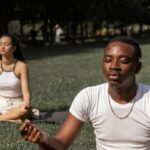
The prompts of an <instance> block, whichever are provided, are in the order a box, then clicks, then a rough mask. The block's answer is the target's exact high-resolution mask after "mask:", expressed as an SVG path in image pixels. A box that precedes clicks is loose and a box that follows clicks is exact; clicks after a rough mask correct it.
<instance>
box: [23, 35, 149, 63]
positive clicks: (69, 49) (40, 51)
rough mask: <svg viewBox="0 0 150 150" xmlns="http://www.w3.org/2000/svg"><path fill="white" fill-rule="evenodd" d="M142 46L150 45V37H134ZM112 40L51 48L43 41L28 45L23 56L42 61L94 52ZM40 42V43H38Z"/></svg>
mask: <svg viewBox="0 0 150 150" xmlns="http://www.w3.org/2000/svg"><path fill="white" fill-rule="evenodd" d="M134 38H135V39H136V40H137V41H138V42H139V43H140V44H141V45H145V44H149V43H150V37H147V36H146V37H145V36H142V37H141V36H135V37H134ZM110 39H111V38H103V39H99V40H96V41H92V42H86V43H84V44H77V43H76V44H64V43H62V44H57V45H56V44H54V45H50V46H43V43H44V42H43V43H42V41H40V42H39V41H36V44H34V45H32V44H31V45H28V46H26V47H23V48H22V51H23V55H24V57H25V59H26V60H32V59H42V58H46V57H53V56H57V55H66V54H68V55H69V54H76V53H85V52H92V51H93V50H94V49H104V48H105V46H106V44H107V42H108V41H109V40H110ZM38 42H39V43H38Z"/></svg>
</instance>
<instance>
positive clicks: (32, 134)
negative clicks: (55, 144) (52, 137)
mask: <svg viewBox="0 0 150 150" xmlns="http://www.w3.org/2000/svg"><path fill="white" fill-rule="evenodd" d="M20 133H21V135H22V137H23V138H24V139H25V140H26V141H30V142H32V143H38V144H41V143H43V142H44V141H47V140H48V136H47V135H46V133H44V132H42V131H41V130H40V129H39V128H38V127H37V126H35V125H33V124H32V123H31V122H30V121H29V120H27V119H26V120H25V122H24V123H23V124H22V125H21V127H20Z"/></svg>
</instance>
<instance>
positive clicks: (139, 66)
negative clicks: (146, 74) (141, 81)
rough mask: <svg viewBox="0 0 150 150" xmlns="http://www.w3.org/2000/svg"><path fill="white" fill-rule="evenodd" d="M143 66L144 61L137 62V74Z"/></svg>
mask: <svg viewBox="0 0 150 150" xmlns="http://www.w3.org/2000/svg"><path fill="white" fill-rule="evenodd" d="M141 68H142V63H141V62H140V61H139V62H138V64H137V68H136V70H135V73H136V74H137V73H139V72H140V70H141Z"/></svg>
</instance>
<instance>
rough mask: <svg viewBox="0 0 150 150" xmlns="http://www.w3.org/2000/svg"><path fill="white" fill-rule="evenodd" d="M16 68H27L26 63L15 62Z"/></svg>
mask: <svg viewBox="0 0 150 150" xmlns="http://www.w3.org/2000/svg"><path fill="white" fill-rule="evenodd" d="M16 66H18V67H27V63H25V62H23V61H21V60H17V62H16Z"/></svg>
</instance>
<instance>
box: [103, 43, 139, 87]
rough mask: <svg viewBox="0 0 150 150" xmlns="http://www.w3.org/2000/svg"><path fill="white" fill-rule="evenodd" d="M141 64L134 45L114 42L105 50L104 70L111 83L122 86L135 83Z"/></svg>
mask: <svg viewBox="0 0 150 150" xmlns="http://www.w3.org/2000/svg"><path fill="white" fill-rule="evenodd" d="M139 65H140V64H139V61H138V59H137V57H136V55H135V50H134V47H133V46H132V45H129V44H126V43H123V42H112V43H109V44H108V46H107V47H106V49H105V51H104V59H103V72H104V75H105V77H106V79H107V81H108V82H109V84H110V85H115V86H118V87H120V86H125V85H128V84H132V83H134V82H135V74H136V72H137V69H138V68H139Z"/></svg>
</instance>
